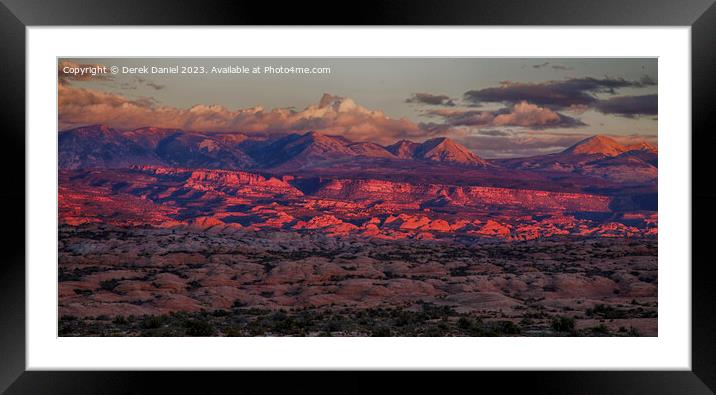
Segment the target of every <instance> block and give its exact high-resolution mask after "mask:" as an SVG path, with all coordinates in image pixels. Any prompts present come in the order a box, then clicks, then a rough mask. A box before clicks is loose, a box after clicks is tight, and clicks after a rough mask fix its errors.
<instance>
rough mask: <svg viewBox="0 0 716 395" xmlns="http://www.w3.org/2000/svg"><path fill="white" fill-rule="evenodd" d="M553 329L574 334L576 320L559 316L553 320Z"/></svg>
mask: <svg viewBox="0 0 716 395" xmlns="http://www.w3.org/2000/svg"><path fill="white" fill-rule="evenodd" d="M552 329H554V330H555V331H557V332H573V331H574V318H572V317H563V316H557V317H554V318H553V319H552Z"/></svg>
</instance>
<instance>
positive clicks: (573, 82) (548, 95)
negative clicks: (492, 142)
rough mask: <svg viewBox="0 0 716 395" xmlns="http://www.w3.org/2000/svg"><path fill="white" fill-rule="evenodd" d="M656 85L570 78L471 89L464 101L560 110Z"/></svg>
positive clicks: (509, 83) (508, 83)
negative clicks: (524, 103)
mask: <svg viewBox="0 0 716 395" xmlns="http://www.w3.org/2000/svg"><path fill="white" fill-rule="evenodd" d="M650 85H655V82H654V81H653V80H650V79H644V78H642V80H640V81H631V80H625V79H622V78H608V77H605V78H602V79H598V78H592V77H585V78H570V79H566V80H560V81H546V82H540V83H523V82H512V81H503V82H501V83H500V86H498V87H491V88H484V89H478V90H470V91H467V92H465V95H464V97H465V100H466V101H468V102H471V103H474V104H480V103H483V102H489V103H511V104H514V103H519V102H521V101H527V102H529V103H533V104H537V105H540V106H545V107H549V108H552V109H563V108H568V107H570V106H573V105H592V104H594V103H596V102H597V101H598V100H599V99H598V98H597V97H596V96H595V94H597V93H610V94H613V93H615V90H616V89H620V88H641V87H645V86H650Z"/></svg>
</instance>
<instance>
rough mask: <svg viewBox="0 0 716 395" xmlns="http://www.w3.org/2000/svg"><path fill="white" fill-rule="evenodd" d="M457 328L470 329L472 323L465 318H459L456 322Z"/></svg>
mask: <svg viewBox="0 0 716 395" xmlns="http://www.w3.org/2000/svg"><path fill="white" fill-rule="evenodd" d="M457 327H458V328H460V329H470V328H471V327H472V321H470V320H469V319H468V318H466V317H460V319H459V320H457Z"/></svg>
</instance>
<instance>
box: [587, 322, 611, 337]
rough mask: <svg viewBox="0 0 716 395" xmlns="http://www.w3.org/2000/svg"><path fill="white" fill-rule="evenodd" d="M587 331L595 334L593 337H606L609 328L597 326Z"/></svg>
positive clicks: (601, 325)
mask: <svg viewBox="0 0 716 395" xmlns="http://www.w3.org/2000/svg"><path fill="white" fill-rule="evenodd" d="M589 330H590V331H591V332H592V333H593V334H595V335H607V334H609V328H607V326H606V325H604V324H599V325H597V326H594V327H591V328H589Z"/></svg>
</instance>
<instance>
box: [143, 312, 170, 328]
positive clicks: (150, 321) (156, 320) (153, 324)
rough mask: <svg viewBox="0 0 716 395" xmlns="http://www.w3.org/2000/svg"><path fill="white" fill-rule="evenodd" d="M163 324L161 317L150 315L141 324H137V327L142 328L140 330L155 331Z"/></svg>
mask: <svg viewBox="0 0 716 395" xmlns="http://www.w3.org/2000/svg"><path fill="white" fill-rule="evenodd" d="M163 323H164V320H163V319H162V317H160V316H158V315H150V316H146V317H144V319H143V320H142V322H140V323H139V326H140V327H142V329H157V328H159V327H161V326H162V324H163Z"/></svg>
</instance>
